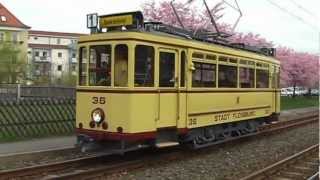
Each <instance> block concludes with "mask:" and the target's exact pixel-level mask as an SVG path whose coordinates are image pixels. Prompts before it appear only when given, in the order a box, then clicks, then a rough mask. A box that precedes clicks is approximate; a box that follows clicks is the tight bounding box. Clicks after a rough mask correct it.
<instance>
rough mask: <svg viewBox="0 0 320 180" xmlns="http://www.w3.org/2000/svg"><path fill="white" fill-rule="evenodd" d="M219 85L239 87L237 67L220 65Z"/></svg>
mask: <svg viewBox="0 0 320 180" xmlns="http://www.w3.org/2000/svg"><path fill="white" fill-rule="evenodd" d="M218 84H219V87H225V88H236V87H237V67H236V66H227V65H219V83H218Z"/></svg>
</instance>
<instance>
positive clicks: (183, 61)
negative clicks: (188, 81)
mask: <svg viewBox="0 0 320 180" xmlns="http://www.w3.org/2000/svg"><path fill="white" fill-rule="evenodd" d="M185 67H186V53H185V52H184V51H182V52H181V62H180V87H184V85H185Z"/></svg>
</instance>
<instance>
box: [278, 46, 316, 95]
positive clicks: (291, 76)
mask: <svg viewBox="0 0 320 180" xmlns="http://www.w3.org/2000/svg"><path fill="white" fill-rule="evenodd" d="M277 58H278V59H279V60H280V61H281V85H282V87H293V88H294V90H295V87H297V86H302V87H305V88H308V89H309V92H310V90H311V88H318V87H319V56H317V55H315V54H310V53H305V52H296V51H294V50H293V49H289V48H287V47H279V48H277ZM294 95H295V91H294Z"/></svg>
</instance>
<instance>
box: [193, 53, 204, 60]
mask: <svg viewBox="0 0 320 180" xmlns="http://www.w3.org/2000/svg"><path fill="white" fill-rule="evenodd" d="M192 57H193V58H198V59H204V54H200V53H193V54H192Z"/></svg>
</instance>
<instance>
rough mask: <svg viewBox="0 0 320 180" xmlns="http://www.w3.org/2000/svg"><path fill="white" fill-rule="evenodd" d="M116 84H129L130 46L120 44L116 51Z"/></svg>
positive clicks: (121, 85)
mask: <svg viewBox="0 0 320 180" xmlns="http://www.w3.org/2000/svg"><path fill="white" fill-rule="evenodd" d="M114 86H120V87H127V86H128V46H127V45H125V44H119V45H117V46H116V48H115V53H114Z"/></svg>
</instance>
